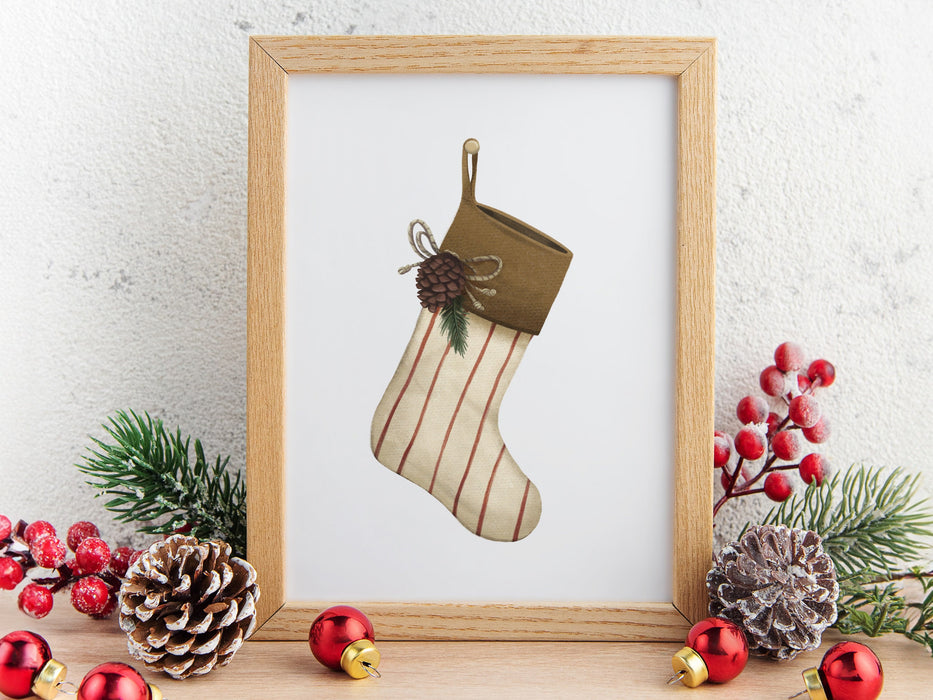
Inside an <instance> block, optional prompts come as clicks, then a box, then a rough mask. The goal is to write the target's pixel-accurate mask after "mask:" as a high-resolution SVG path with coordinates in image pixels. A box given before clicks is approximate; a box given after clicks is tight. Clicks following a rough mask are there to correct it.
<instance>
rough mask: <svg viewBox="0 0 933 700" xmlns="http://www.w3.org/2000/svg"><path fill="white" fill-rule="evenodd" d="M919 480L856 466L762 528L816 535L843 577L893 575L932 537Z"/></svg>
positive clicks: (786, 505)
mask: <svg viewBox="0 0 933 700" xmlns="http://www.w3.org/2000/svg"><path fill="white" fill-rule="evenodd" d="M919 478H920V475H919V474H916V475H914V476H910V475H907V474H905V473H904V471H903V470H902V469H894V470H892V471H891V472H890V473H889V474H888V475H887V476H885V475H884V470H882V469H878V468H871V467H865V466H864V465H857V466H853V467H852V468H851V469H850V470H849V471H848V472H846V474H845V476H840V475H839V474H836V475H835V476H833V478H832V479H831V480H830V482H829V484H828V485H827V486H824V487H822V488H820V487H816V486H814V485H813V484H811V485H810V486H808V487H807V489H806V491H804V493H803V496H802V497H800V496H797V495H795V496H794V497H793V498H791V499H788V500H787V501H784V502H783V503H782V504H781V505H780V506H778V507H776V508H772V509H771V511H770V512H769V513H768V514H767V515H766V516H765V518H764V520H763V521H762V522H763V524H765V525H773V524H778V523H783V524H785V525H788V526H790V527H803V528H806V529H808V530H813V531H815V532H816V533H817V534H819V535H820V537H822V538H823V548H824V549H825V550H826V551H827V552H828V553H829V555H830V556H831V557H832V559H833V563H834V564H835V565H836V569H837V571H838V572H839V573H840V574H841V575H843V576H846V575H851V574H855V573H858V572H863V571H866V570H869V571H873V572H880V573H881V574H883V575H889V574H891V573H892V572H894V571H895V570H896V569H897V568H898V567H901V566H904V563H905V562H910V561H915V560H917V559H918V558H920V557H921V556H922V555H923V553H924V550H925V548H926V542H924V540H925V539H927V538H930V537H933V530H931V529H930V527H931V525H933V516H931V514H930V512H929V511H928V510H927V509H926V508H925V507H924V506H925V500H923V499H917V498H916V496H917V484H918V481H919Z"/></svg>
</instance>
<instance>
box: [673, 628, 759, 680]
mask: <svg viewBox="0 0 933 700" xmlns="http://www.w3.org/2000/svg"><path fill="white" fill-rule="evenodd" d="M686 645H687V646H688V647H690V648H691V649H693V650H694V651H695V652H696V653H697V654H699V655H700V657H701V658H702V659H703V663H705V664H706V670H707V673H709V681H710V683H725V682H726V681H730V680H732V679H733V678H735V677H736V676H737V675H739V674H740V673H741V672H742V669H743V668H745V664H746V662H747V661H748V642H747V641H746V640H745V633H744V632H742V630H741V629H740V628H739V627H738V626H737V625H736V624H734V623H732V622H729V621H728V620H723V619H722V618H719V617H708V618H706V619H705V620H701V621H700V622H698V623H696V624H695V625H694V626H693V627H691V628H690V631H689V632H688V633H687V641H686Z"/></svg>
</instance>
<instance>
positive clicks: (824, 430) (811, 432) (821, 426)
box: [800, 416, 832, 443]
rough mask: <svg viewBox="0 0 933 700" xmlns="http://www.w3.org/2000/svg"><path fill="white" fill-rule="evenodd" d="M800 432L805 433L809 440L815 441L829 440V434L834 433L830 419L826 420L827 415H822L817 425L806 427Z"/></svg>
mask: <svg viewBox="0 0 933 700" xmlns="http://www.w3.org/2000/svg"><path fill="white" fill-rule="evenodd" d="M800 432H802V433H803V436H804V437H805V438H806V439H807V440H809V441H810V442H813V443H821V442H826V441H827V440H829V436H830V434H831V433H832V431H831V430H830V429H829V421H827V420H826V416H821V417H820V419H819V420H818V421H817V422H816V425H813V426H810V427H809V428H804V429H803V430H801V431H800Z"/></svg>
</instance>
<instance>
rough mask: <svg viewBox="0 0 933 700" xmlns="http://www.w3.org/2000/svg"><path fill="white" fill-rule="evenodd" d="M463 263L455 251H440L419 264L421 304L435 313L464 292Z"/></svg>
mask: <svg viewBox="0 0 933 700" xmlns="http://www.w3.org/2000/svg"><path fill="white" fill-rule="evenodd" d="M465 282H466V278H465V277H464V275H463V263H462V262H460V260H459V258H457V256H456V255H454V254H453V253H446V252H445V253H438V254H437V255H432V256H431V257H430V258H428V259H427V260H425V261H424V262H422V263H421V264H420V265H419V266H418V276H417V277H416V279H415V284H416V285H417V286H418V299H420V300H421V305H422V306H423V307H424V308H426V309H428V310H429V311H430V312H431V313H434V312H435V311H437V310H438V309H441V308H443V307H445V306H447V305H448V304H449V303H450V302H452V301H453V300H454V299H456V298H457V297H458V296H460V294H461V293H462V292H463V285H464V283H465Z"/></svg>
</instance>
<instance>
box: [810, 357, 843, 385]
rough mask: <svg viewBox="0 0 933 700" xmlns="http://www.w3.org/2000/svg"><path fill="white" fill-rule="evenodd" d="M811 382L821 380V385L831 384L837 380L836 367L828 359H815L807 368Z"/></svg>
mask: <svg viewBox="0 0 933 700" xmlns="http://www.w3.org/2000/svg"><path fill="white" fill-rule="evenodd" d="M807 376H808V377H809V378H810V381H811V382H815V381H817V380H819V382H820V386H829V385H830V384H832V383H833V382H834V381H836V368H835V367H833V365H832V363H830V362H827V361H826V360H813V362H811V363H810V367H809V368H808V369H807Z"/></svg>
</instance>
